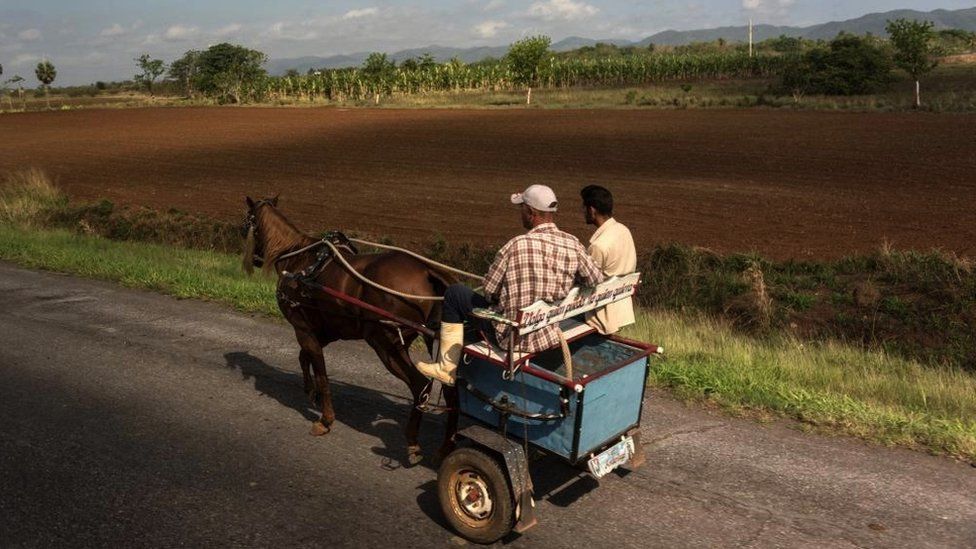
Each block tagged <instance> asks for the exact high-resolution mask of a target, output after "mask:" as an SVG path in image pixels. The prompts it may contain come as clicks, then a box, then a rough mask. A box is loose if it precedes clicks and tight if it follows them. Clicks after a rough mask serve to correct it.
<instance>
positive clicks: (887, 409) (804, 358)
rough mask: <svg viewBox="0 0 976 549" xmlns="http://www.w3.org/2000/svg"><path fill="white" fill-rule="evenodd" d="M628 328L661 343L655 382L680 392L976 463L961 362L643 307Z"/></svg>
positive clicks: (972, 414) (974, 422)
mask: <svg viewBox="0 0 976 549" xmlns="http://www.w3.org/2000/svg"><path fill="white" fill-rule="evenodd" d="M627 335H629V336H631V337H635V338H637V339H641V340H644V341H653V342H658V344H661V345H664V346H665V349H666V350H667V356H666V358H665V359H664V360H662V361H660V362H658V363H657V364H656V365H655V367H654V368H653V370H652V372H651V383H652V384H653V385H655V386H657V387H660V388H665V389H668V390H669V391H671V392H673V393H675V394H676V395H677V396H679V397H681V398H685V399H690V400H695V401H700V402H708V403H713V404H716V405H718V406H720V407H721V408H723V409H725V410H727V411H731V412H733V413H745V414H750V415H753V414H759V415H765V416H768V415H773V416H779V417H788V418H792V419H795V420H798V421H800V422H802V424H803V425H806V426H810V427H812V428H815V429H817V430H818V431H821V432H830V433H842V434H847V435H853V436H857V437H861V438H864V439H867V440H873V441H877V442H881V443H884V444H894V445H900V446H908V447H915V448H924V449H927V450H929V451H932V452H935V453H944V454H948V455H952V456H956V457H959V458H962V459H965V460H967V461H970V462H971V463H976V376H974V375H973V374H971V373H968V372H965V371H963V370H961V369H958V368H953V367H932V366H931V365H924V364H922V363H919V362H916V361H913V360H907V359H904V358H900V357H897V356H893V355H889V354H886V353H884V352H880V351H868V350H863V349H859V348H856V347H852V346H849V345H845V344H842V343H839V342H836V341H822V342H816V343H811V342H801V341H799V340H796V339H793V338H790V337H787V336H767V337H763V338H761V339H759V338H752V337H749V336H744V335H742V334H741V333H738V332H736V331H735V330H733V329H732V328H731V327H730V326H729V325H728V324H726V323H724V322H722V321H717V320H714V319H710V318H704V317H697V316H688V315H679V314H676V313H673V312H665V311H648V310H645V311H643V312H642V314H640V315H639V320H638V323H637V324H636V325H635V326H631V327H629V328H628V329H627Z"/></svg>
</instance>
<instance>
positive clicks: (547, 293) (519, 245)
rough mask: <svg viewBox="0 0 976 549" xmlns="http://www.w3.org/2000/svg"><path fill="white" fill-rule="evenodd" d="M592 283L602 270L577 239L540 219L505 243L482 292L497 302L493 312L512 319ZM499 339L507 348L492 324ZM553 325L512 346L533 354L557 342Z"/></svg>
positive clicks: (504, 332)
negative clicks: (536, 304) (541, 303)
mask: <svg viewBox="0 0 976 549" xmlns="http://www.w3.org/2000/svg"><path fill="white" fill-rule="evenodd" d="M577 279H579V280H580V281H581V282H582V283H584V284H586V285H589V286H595V285H597V284H599V283H600V282H603V273H601V272H600V269H599V268H597V266H596V264H595V263H594V262H593V260H592V259H591V258H590V255H589V254H588V253H587V252H586V249H585V248H583V245H582V244H580V241H579V240H577V238H576V237H575V236H573V235H571V234H569V233H565V232H563V231H560V230H559V229H558V228H556V224H555V223H543V224H542V225H539V226H537V227H535V228H533V229H532V230H531V231H529V232H527V233H526V234H523V235H519V236H516V237H515V238H513V239H511V240H509V241H508V243H507V244H505V245H504V246H503V247H502V249H501V250H499V251H498V255H497V256H495V261H494V263H492V264H491V267H490V268H489V269H488V275H487V276H486V277H485V296H487V297H488V298H489V299H491V300H492V301H494V302H495V303H497V304H498V311H499V312H500V313H501V314H502V315H503V316H505V317H506V318H510V319H512V320H515V319H517V318H518V313H519V311H520V310H521V309H523V308H525V307H528V306H529V305H532V304H533V303H535V302H536V301H539V300H542V301H546V302H549V303H553V302H557V301H560V300H561V299H563V298H564V297H566V295H567V294H568V293H569V291H570V290H571V289H572V288H573V286H574V285H575V284H576V281H577ZM495 330H496V332H497V335H498V342H499V343H500V344H501V345H502V346H503V347H508V328H507V327H506V326H504V325H496V327H495ZM556 330H558V327H557V326H547V327H545V328H543V329H541V330H538V331H536V332H532V333H531V334H527V335H525V336H523V337H521V338H520V339H519V341H518V342H517V344H516V348H517V350H520V351H523V352H530V353H536V352H539V351H545V350H547V349H550V348H552V347H555V346H556V345H558V344H559V334H558V332H557V331H556Z"/></svg>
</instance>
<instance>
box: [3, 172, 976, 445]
mask: <svg viewBox="0 0 976 549" xmlns="http://www.w3.org/2000/svg"><path fill="white" fill-rule="evenodd" d="M238 230H239V228H238V227H237V226H235V225H234V224H232V223H225V222H220V221H213V220H207V219H204V218H200V217H195V216H190V215H187V214H185V213H182V212H178V211H170V212H151V211H148V210H140V209H121V208H116V207H115V206H114V205H112V204H111V203H108V202H102V203H97V204H90V205H74V204H71V203H70V202H69V201H68V200H67V199H66V198H65V196H64V195H63V194H62V193H61V192H60V191H58V189H57V187H56V186H55V185H52V184H51V183H50V181H49V180H48V179H47V178H46V177H45V176H44V174H43V172H40V171H38V170H31V171H28V172H20V173H15V174H11V175H9V176H8V177H7V178H6V180H4V181H2V182H0V259H4V260H7V261H13V262H16V263H18V264H21V265H25V266H28V267H32V268H38V269H47V270H53V271H58V272H65V273H70V274H75V275H79V276H84V277H90V278H96V279H103V280H110V281H114V282H119V283H121V284H125V285H127V286H132V287H139V288H147V289H151V290H155V291H160V292H163V293H167V294H170V295H174V296H177V297H181V298H197V299H207V300H212V301H216V302H220V303H224V304H227V305H230V306H233V307H235V308H237V309H239V310H242V311H247V312H253V313H259V314H266V315H270V316H277V315H278V311H277V307H276V305H275V303H274V291H273V281H272V280H270V279H268V278H263V277H254V278H247V277H245V276H244V275H243V274H242V272H241V269H240V257H239V254H238V251H239V248H240V235H239V233H238ZM362 236H373V237H374V238H376V239H378V240H381V239H380V238H378V237H376V236H375V235H362ZM387 241H388V239H387ZM421 251H422V252H425V253H427V254H429V255H430V256H432V257H434V258H435V259H440V260H444V261H448V262H450V263H453V264H456V265H458V266H461V267H463V268H467V269H470V270H474V271H484V270H485V268H486V267H487V264H488V262H489V261H490V260H491V257H492V255H493V252H492V250H490V249H486V248H479V247H472V246H467V245H457V246H452V245H449V244H448V243H446V242H445V241H444V240H443V239H434V240H432V241H431V242H430V243H429V244H428V245H427V246H426V249H424V250H421ZM641 270H642V271H643V272H645V273H648V276H646V277H645V281H644V287H643V288H642V291H641V293H640V298H641V302H642V305H643V307H642V308H641V310H640V313H639V316H640V320H639V322H638V324H637V325H636V326H632V327H630V328H628V329H627V334H626V335H628V336H630V337H635V338H638V339H641V340H645V341H652V342H654V343H657V344H660V345H663V346H664V347H665V348H666V349H667V356H666V358H665V359H663V360H661V361H658V362H656V363H655V366H654V368H653V372H652V376H651V379H650V382H651V383H652V384H653V385H654V386H657V387H660V388H664V389H667V390H669V391H671V392H673V393H674V394H676V395H678V396H679V397H682V398H685V399H689V400H694V401H700V402H704V403H710V404H713V405H716V406H720V407H722V408H723V409H726V410H729V411H731V412H733V413H737V414H745V415H750V416H759V417H762V418H774V417H786V418H791V419H795V420H797V421H799V422H800V423H799V425H801V426H806V427H809V428H814V429H817V430H822V431H825V432H833V433H841V434H849V435H854V436H859V437H862V438H865V439H868V440H875V441H879V442H882V443H885V444H897V445H902V446H908V447H914V448H919V449H926V450H928V451H931V452H934V453H939V454H946V455H951V456H955V457H958V458H961V459H965V460H968V461H970V462H972V463H976V363H974V362H973V361H974V357H976V350H974V349H976V344H974V342H973V339H972V338H973V333H974V331H976V330H974V327H976V318H974V316H973V315H974V311H976V274H974V272H973V265H972V263H970V262H969V261H968V260H967V259H964V258H959V257H955V256H953V255H952V254H946V253H942V252H938V251H936V252H930V253H916V252H897V251H893V250H882V251H879V252H878V253H877V254H874V255H871V256H865V257H856V258H849V259H846V260H842V261H837V262H831V263H823V264H818V263H810V262H786V263H774V262H769V261H766V260H763V259H762V258H758V257H749V256H728V257H722V256H718V255H715V254H712V253H709V252H707V251H704V250H693V249H689V248H686V247H681V246H669V247H662V248H658V249H657V250H655V251H654V252H653V253H651V254H649V255H647V256H645V257H644V258H642V265H641ZM841 319H846V320H845V321H841ZM845 322H846V323H845ZM940 338H941V339H940Z"/></svg>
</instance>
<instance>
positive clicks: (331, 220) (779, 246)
mask: <svg viewBox="0 0 976 549" xmlns="http://www.w3.org/2000/svg"><path fill="white" fill-rule="evenodd" d="M0 138H2V143H3V145H2V146H0V171H6V170H13V169H19V168H22V167H27V166H37V167H40V168H43V169H45V170H47V171H48V173H50V174H51V175H53V176H54V177H55V178H56V180H57V181H58V182H59V183H60V184H61V185H62V186H63V187H64V188H65V189H66V190H67V191H68V192H69V194H71V195H72V196H73V197H75V198H79V199H101V198H107V199H109V200H112V201H115V202H118V203H125V204H138V205H146V206H151V207H155V208H162V209H167V208H170V207H175V208H179V209H182V210H187V211H193V212H199V213H204V214H209V215H216V216H219V217H222V218H226V219H237V218H238V217H239V216H240V214H241V212H242V209H243V197H244V195H246V194H250V195H252V196H266V195H272V194H275V193H278V192H280V193H281V195H282V207H283V209H284V211H285V213H286V214H287V215H289V216H291V217H292V218H293V219H294V220H295V221H296V222H297V223H298V224H299V225H300V226H301V227H303V228H305V229H307V230H310V231H312V230H323V229H329V228H343V229H352V230H356V231H358V232H360V233H370V234H373V235H389V236H392V237H394V238H395V239H396V240H398V241H401V242H417V241H420V240H423V239H425V238H427V237H429V236H430V234H431V233H439V234H441V235H443V236H445V237H446V238H447V239H448V240H451V241H454V242H459V241H472V242H501V241H504V240H505V239H506V238H507V237H509V236H511V235H513V234H516V233H517V232H519V231H520V230H521V227H520V225H519V221H518V216H517V214H516V213H515V211H514V210H513V206H511V205H510V204H509V200H508V197H509V195H510V194H511V193H512V192H513V191H516V190H519V189H521V188H523V187H525V186H527V185H529V184H531V183H545V184H548V185H550V186H552V187H553V188H554V189H555V190H556V192H557V194H558V195H559V196H560V197H561V199H562V204H563V212H562V213H561V214H560V216H559V218H558V220H559V222H560V224H561V225H562V226H563V227H564V228H566V229H567V230H570V231H571V232H574V233H575V234H577V235H579V236H581V237H585V236H586V235H587V234H588V229H587V228H586V227H585V226H584V225H583V223H582V221H581V219H580V218H581V214H580V211H579V206H578V190H579V189H580V188H581V187H582V186H584V185H586V184H589V183H599V184H602V185H605V186H607V187H609V188H610V189H611V190H612V191H613V192H614V194H615V196H616V198H617V202H618V208H617V212H616V214H617V218H618V219H620V220H621V221H623V222H624V223H626V224H628V225H629V226H631V228H632V229H633V231H634V233H635V236H636V237H637V240H638V242H639V244H638V245H639V247H642V248H647V247H650V246H652V245H653V244H655V243H660V242H669V241H677V242H682V243H686V244H691V245H696V246H703V247H707V248H711V249H714V250H716V251H721V252H728V251H759V252H761V253H764V254H766V255H769V256H771V257H776V258H786V257H795V258H805V257H836V256H840V255H844V254H847V253H851V252H856V251H864V250H870V249H876V248H877V247H878V246H879V245H880V244H881V243H882V241H884V240H888V241H889V242H891V243H892V244H893V245H894V246H895V247H896V248H919V249H928V248H932V247H942V248H945V249H949V250H954V251H956V252H959V253H962V254H966V255H969V256H973V255H976V215H974V211H976V117H974V116H965V115H952V116H950V115H929V114H911V113H899V114H890V113H877V114H875V113H861V114H854V113H823V112H787V111H762V110H748V111H746V110H742V111H732V110H729V111H714V110H713V111H650V110H648V111H637V110H593V111H586V110H565V111H556V110H526V111H523V110H515V109H513V110H341V109H271V108H248V109H245V108H197V109H177V108H157V109H120V110H84V111H69V112H53V113H28V114H22V115H10V116H3V117H2V119H0Z"/></svg>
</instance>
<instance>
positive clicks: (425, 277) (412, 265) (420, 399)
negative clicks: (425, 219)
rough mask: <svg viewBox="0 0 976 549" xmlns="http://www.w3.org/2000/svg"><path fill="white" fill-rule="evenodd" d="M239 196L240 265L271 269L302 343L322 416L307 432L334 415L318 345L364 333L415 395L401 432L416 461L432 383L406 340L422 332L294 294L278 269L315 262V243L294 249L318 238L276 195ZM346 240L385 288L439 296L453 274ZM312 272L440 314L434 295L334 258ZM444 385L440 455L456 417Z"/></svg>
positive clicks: (393, 284)
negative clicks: (282, 209) (288, 213)
mask: <svg viewBox="0 0 976 549" xmlns="http://www.w3.org/2000/svg"><path fill="white" fill-rule="evenodd" d="M245 204H246V205H247V211H246V214H245V220H244V226H243V228H242V232H243V234H244V235H245V251H244V259H243V268H244V270H245V271H246V272H248V273H251V272H252V271H253V270H254V268H255V267H262V266H263V269H264V271H265V272H269V271H271V270H274V271H275V274H276V275H277V277H278V287H277V292H276V296H277V301H278V308H279V309H280V310H281V314H282V315H283V316H284V317H285V319H286V320H287V321H288V323H289V324H291V326H292V327H293V328H294V330H295V338H296V339H297V340H298V345H299V346H300V348H301V350H300V352H299V354H298V362H299V365H300V366H301V369H302V379H303V382H304V389H305V393H306V395H307V396H308V398H309V399H310V401H311V402H312V404H313V406H314V405H315V404H318V405H319V411H320V417H319V418H318V419H316V420H315V421H313V422H312V429H311V434H312V435H315V436H322V435H325V434H327V433H329V431H331V429H332V425H333V423H334V422H335V418H336V416H335V410H334V409H333V406H332V392H331V390H330V387H329V377H328V374H327V373H326V367H325V358H324V356H323V349H324V348H325V346H327V345H328V344H329V343H332V342H334V341H339V340H364V341H365V342H366V343H367V344H368V345H369V346H370V347H371V348H372V349H373V351H375V352H376V355H377V356H378V357H379V359H380V362H382V363H383V365H384V366H385V367H386V369H387V370H389V371H390V373H391V374H393V375H394V376H396V377H397V378H398V379H400V380H401V381H403V382H404V383H405V384H406V385H407V388H408V389H409V390H410V393H411V395H412V397H413V406H411V408H410V414H409V417H408V418H407V423H406V427H405V435H406V442H407V461H408V463H409V464H410V465H416V464H417V463H419V462H420V461H421V460H422V459H423V454H422V452H421V449H420V444H419V441H418V432H419V430H420V423H421V419H422V415H423V409H422V408H423V407H424V405H425V404H426V402H427V400H428V399H429V398H430V390H431V386H432V384H431V382H430V381H429V380H428V379H427V378H426V377H425V376H424V375H423V374H421V373H420V372H419V371H418V370H417V368H416V367H415V366H414V364H413V360H412V359H411V358H410V353H409V349H410V345H411V344H412V343H413V342H414V341H415V340H416V338H417V337H418V336H419V335H421V334H419V333H418V332H417V331H416V330H413V329H409V328H404V327H397V326H395V325H391V324H390V323H389V322H384V321H383V319H381V318H380V317H379V316H378V315H376V314H374V313H370V312H369V311H367V310H365V309H362V308H359V307H356V306H353V305H350V304H349V303H347V302H345V301H342V300H340V299H337V298H334V297H330V296H327V295H326V296H321V297H320V296H308V295H305V296H302V295H300V294H301V291H300V289H299V288H297V287H296V284H295V282H294V280H292V279H288V278H285V277H284V273H285V272H288V273H298V272H301V271H302V270H303V269H306V268H308V267H310V266H311V265H313V264H314V263H315V262H316V261H317V259H318V252H319V251H320V248H314V247H313V248H312V249H309V250H307V251H304V252H301V253H298V254H294V255H292V254H293V253H294V252H296V251H301V250H303V249H305V248H308V247H310V246H313V245H314V244H316V243H317V242H319V240H318V239H315V238H312V237H311V236H309V235H308V234H306V233H304V232H302V231H301V230H299V229H298V228H297V227H296V226H295V225H294V224H292V223H291V222H290V221H289V220H288V219H287V218H285V216H284V215H282V213H281V212H280V211H279V210H278V197H274V198H268V199H261V200H253V199H251V197H246V199H245ZM346 242H347V243H346V245H342V244H340V245H339V246H338V247H337V248H336V249H337V250H338V253H340V254H342V257H343V258H344V259H345V260H346V262H348V263H349V265H350V266H351V267H352V268H353V269H355V270H356V271H357V272H359V273H360V274H361V275H363V276H364V277H365V278H367V279H368V280H371V281H373V282H375V283H377V284H379V285H382V286H385V287H387V288H390V289H393V290H396V291H398V292H401V293H404V294H409V295H416V296H431V297H437V296H443V295H444V291H445V289H446V288H447V286H449V285H450V284H451V283H453V282H454V280H453V278H452V277H451V276H450V275H449V274H445V273H442V272H439V271H438V270H436V269H434V268H432V267H430V266H428V265H427V264H426V263H424V262H422V261H420V260H418V259H415V258H414V257H411V256H410V255H408V254H404V253H401V252H385V253H375V254H363V253H358V252H357V251H356V250H355V249H354V248H353V247H352V246H351V244H349V243H348V241H346ZM312 276H313V277H314V281H315V282H317V283H318V284H321V285H323V286H326V287H329V288H332V289H334V290H337V291H339V292H342V293H344V294H346V295H348V296H352V297H354V298H357V299H360V300H362V301H364V302H366V303H369V304H371V305H374V306H376V307H379V308H381V309H384V310H385V311H387V312H390V313H393V314H395V315H397V316H399V317H401V318H404V319H406V320H410V321H412V322H415V323H417V324H423V325H426V326H432V325H434V324H436V323H437V322H439V320H440V309H441V308H440V305H439V303H437V302H433V301H420V300H412V299H407V298H404V297H400V296H395V295H392V294H389V293H387V292H384V291H382V290H379V289H376V288H374V287H372V286H369V285H366V284H364V283H362V282H360V281H359V280H358V279H357V278H356V277H355V276H354V275H353V274H351V273H350V272H349V271H348V270H347V268H346V267H345V266H343V265H342V264H341V263H340V262H339V261H337V260H336V259H334V258H333V259H331V260H329V261H328V262H327V263H326V264H325V265H324V267H322V268H321V270H319V271H318V272H317V273H314V274H313V275H312ZM424 339H425V343H426V345H427V350H428V351H431V349H432V346H433V339H432V338H431V337H430V336H426V335H425V336H424ZM310 370H311V371H310ZM443 390H444V399H445V401H446V405H447V409H448V414H447V416H448V417H447V426H446V431H445V434H444V442H443V444H442V446H441V449H440V451H439V453H438V455H439V457H444V456H446V455H447V454H448V453H449V452H450V451H451V449H452V448H453V441H454V435H455V433H456V432H457V424H458V411H457V410H458V394H457V390H456V389H455V388H454V387H447V386H445V387H444V389H443Z"/></svg>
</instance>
